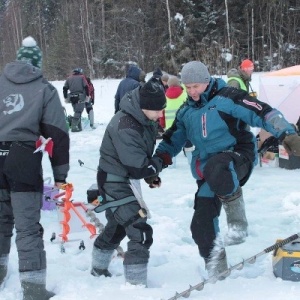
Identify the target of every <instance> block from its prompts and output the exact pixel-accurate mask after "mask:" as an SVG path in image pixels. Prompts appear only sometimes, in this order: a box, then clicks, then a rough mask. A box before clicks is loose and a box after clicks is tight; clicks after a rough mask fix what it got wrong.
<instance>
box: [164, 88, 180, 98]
mask: <svg viewBox="0 0 300 300" xmlns="http://www.w3.org/2000/svg"><path fill="white" fill-rule="evenodd" d="M182 93H183V88H182V87H181V86H170V87H168V88H167V90H166V97H168V98H169V99H177V98H178V97H179V96H180V95H181V94H182Z"/></svg>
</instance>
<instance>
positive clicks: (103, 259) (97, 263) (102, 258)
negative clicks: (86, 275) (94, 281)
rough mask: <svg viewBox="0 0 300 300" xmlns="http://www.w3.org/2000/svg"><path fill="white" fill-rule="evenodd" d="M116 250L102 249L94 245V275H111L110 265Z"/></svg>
mask: <svg viewBox="0 0 300 300" xmlns="http://www.w3.org/2000/svg"><path fill="white" fill-rule="evenodd" d="M113 252H114V250H102V249H99V248H97V247H95V246H94V248H93V252H92V270H91V274H92V275H93V276H96V277H99V276H102V275H103V276H105V277H111V276H112V275H111V273H110V272H109V271H108V266H109V264H110V261H111V257H112V255H113Z"/></svg>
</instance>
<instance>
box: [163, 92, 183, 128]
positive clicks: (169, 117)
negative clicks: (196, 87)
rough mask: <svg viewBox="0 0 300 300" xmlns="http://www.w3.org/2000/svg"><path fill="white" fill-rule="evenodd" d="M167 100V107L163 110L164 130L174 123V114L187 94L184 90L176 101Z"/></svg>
mask: <svg viewBox="0 0 300 300" xmlns="http://www.w3.org/2000/svg"><path fill="white" fill-rule="evenodd" d="M166 98H167V106H166V108H165V120H166V129H168V128H169V127H171V125H172V124H173V122H174V119H175V116H176V112H177V110H178V108H179V107H180V106H181V105H182V104H183V102H185V100H186V99H187V93H186V91H185V90H183V91H182V93H181V95H180V96H179V97H178V98H176V99H170V98H168V97H166Z"/></svg>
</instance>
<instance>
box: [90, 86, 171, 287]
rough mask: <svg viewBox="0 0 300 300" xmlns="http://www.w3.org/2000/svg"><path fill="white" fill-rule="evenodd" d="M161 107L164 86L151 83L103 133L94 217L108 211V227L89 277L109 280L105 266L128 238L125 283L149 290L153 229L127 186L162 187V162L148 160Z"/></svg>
mask: <svg viewBox="0 0 300 300" xmlns="http://www.w3.org/2000/svg"><path fill="white" fill-rule="evenodd" d="M165 106H166V98H165V93H164V90H163V87H162V85H161V84H159V83H158V82H154V81H151V80H150V81H148V82H147V83H145V85H144V86H143V87H138V88H136V89H134V90H132V91H131V92H128V93H127V94H126V95H125V96H124V97H123V98H122V99H121V103H120V108H121V109H120V110H119V111H118V112H117V113H116V114H115V115H114V117H113V118H112V119H111V121H110V123H109V124H108V126H107V128H106V131H105V134H104V137H103V140H102V144H101V147H100V160H99V167H98V174H97V182H98V189H99V194H100V197H101V199H102V201H101V205H99V206H98V207H97V208H96V209H95V211H96V212H100V211H104V210H105V211H106V218H107V225H106V226H105V229H104V231H103V233H101V235H100V236H99V237H98V238H97V239H96V241H95V243H94V249H93V254H92V271H91V273H92V275H94V276H101V275H104V276H111V274H110V272H109V271H108V266H109V263H110V260H111V257H112V254H113V252H114V250H115V249H116V248H117V247H118V246H119V245H120V243H121V241H122V240H123V239H124V237H125V236H126V235H127V237H128V239H129V242H128V248H127V251H126V252H125V258H124V263H123V264H124V273H125V280H126V282H129V283H131V284H142V285H147V264H148V260H149V248H150V246H151V244H152V228H151V226H150V225H149V224H147V223H146V221H147V215H146V213H145V210H144V209H142V207H141V205H140V203H139V202H138V199H137V198H138V196H137V195H135V194H134V192H133V190H132V188H131V180H133V179H137V180H138V179H142V178H144V179H145V181H146V182H147V183H148V184H149V186H150V187H151V188H154V187H159V186H160V178H159V177H158V174H159V172H160V171H161V170H162V167H163V165H162V159H160V158H159V157H152V154H153V151H154V147H155V142H156V134H157V119H158V118H160V117H161V116H162V113H163V109H164V108H165ZM144 237H145V238H144Z"/></svg>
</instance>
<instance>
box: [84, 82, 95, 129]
mask: <svg viewBox="0 0 300 300" xmlns="http://www.w3.org/2000/svg"><path fill="white" fill-rule="evenodd" d="M86 81H87V84H88V88H89V99H88V101H87V100H86V101H85V110H86V113H87V114H88V116H89V120H90V127H91V128H92V129H96V127H95V125H94V110H93V105H94V103H95V88H94V85H93V83H92V82H91V78H90V77H86Z"/></svg>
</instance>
